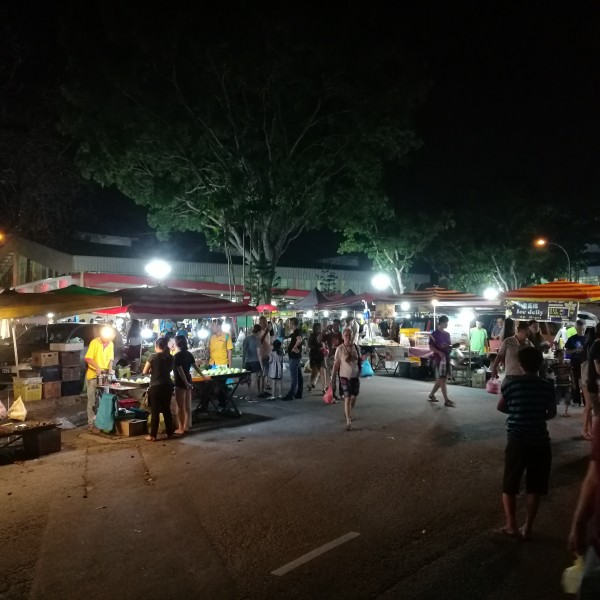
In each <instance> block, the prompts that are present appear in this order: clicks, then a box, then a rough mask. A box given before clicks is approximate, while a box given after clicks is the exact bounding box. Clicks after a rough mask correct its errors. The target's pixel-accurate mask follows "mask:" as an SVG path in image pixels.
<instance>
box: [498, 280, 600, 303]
mask: <svg viewBox="0 0 600 600" xmlns="http://www.w3.org/2000/svg"><path fill="white" fill-rule="evenodd" d="M500 297H501V298H502V299H504V300H533V301H539V302H547V301H555V302H597V301H600V286H599V285H590V284H587V283H577V282H575V281H566V280H564V279H560V280H559V281H551V282H549V283H542V284H540V285H532V286H530V287H525V288H519V289H516V290H509V291H508V292H504V293H502V294H501V295H500Z"/></svg>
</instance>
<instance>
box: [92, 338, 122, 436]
mask: <svg viewBox="0 0 600 600" xmlns="http://www.w3.org/2000/svg"><path fill="white" fill-rule="evenodd" d="M114 337H115V330H114V329H113V328H112V327H108V326H106V327H103V328H102V329H101V331H100V336H99V337H97V338H94V339H93V340H92V341H91V342H90V345H89V346H88V349H87V352H86V353H85V362H86V365H87V370H86V373H85V380H86V383H87V420H88V429H89V430H90V431H93V432H94V433H97V432H98V430H97V428H96V426H95V424H94V421H95V420H96V413H95V412H94V409H95V408H96V401H97V390H98V377H100V375H101V374H102V371H107V372H108V373H112V372H113V370H112V367H113V362H114V360H115V346H114V344H113V339H114Z"/></svg>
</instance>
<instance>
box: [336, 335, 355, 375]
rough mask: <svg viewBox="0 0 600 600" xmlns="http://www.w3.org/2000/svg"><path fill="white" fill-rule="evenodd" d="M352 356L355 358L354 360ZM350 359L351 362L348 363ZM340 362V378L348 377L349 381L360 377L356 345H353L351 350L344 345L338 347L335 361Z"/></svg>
mask: <svg viewBox="0 0 600 600" xmlns="http://www.w3.org/2000/svg"><path fill="white" fill-rule="evenodd" d="M352 354H354V355H355V356H354V358H353V359H352ZM348 358H350V361H348ZM338 360H339V361H340V377H346V378H347V379H354V378H356V377H358V376H359V375H360V371H359V369H358V350H357V349H356V345H355V344H352V346H351V347H350V348H348V347H347V346H345V345H344V344H342V345H341V346H338V347H337V350H336V351H335V361H336V362H337V361H338Z"/></svg>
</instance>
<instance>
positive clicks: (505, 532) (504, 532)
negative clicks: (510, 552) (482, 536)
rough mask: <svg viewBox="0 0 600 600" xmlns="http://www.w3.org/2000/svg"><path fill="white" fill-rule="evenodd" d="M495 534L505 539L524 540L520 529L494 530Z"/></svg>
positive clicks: (502, 528)
mask: <svg viewBox="0 0 600 600" xmlns="http://www.w3.org/2000/svg"><path fill="white" fill-rule="evenodd" d="M493 533H495V534H497V535H503V536H505V537H510V538H513V539H515V540H520V539H522V535H521V532H520V531H519V530H518V529H517V531H508V529H506V527H499V528H498V529H494V530H493Z"/></svg>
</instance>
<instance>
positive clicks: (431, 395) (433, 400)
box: [427, 394, 439, 402]
mask: <svg viewBox="0 0 600 600" xmlns="http://www.w3.org/2000/svg"><path fill="white" fill-rule="evenodd" d="M427 397H428V398H429V400H430V401H431V402H439V400H438V399H437V398H436V397H435V396H434V395H433V394H429V396H427Z"/></svg>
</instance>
